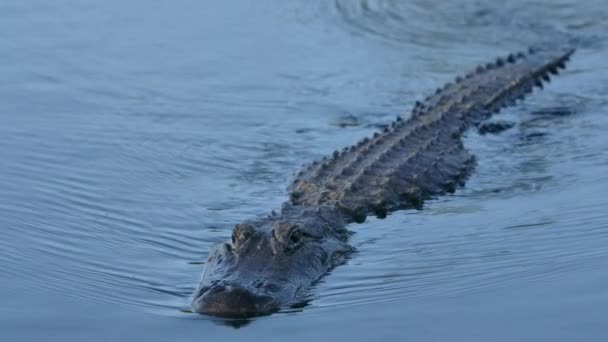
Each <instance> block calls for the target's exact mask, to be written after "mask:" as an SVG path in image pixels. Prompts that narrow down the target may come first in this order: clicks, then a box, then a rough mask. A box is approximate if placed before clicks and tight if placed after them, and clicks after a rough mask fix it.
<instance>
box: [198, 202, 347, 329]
mask: <svg viewBox="0 0 608 342" xmlns="http://www.w3.org/2000/svg"><path fill="white" fill-rule="evenodd" d="M347 237H348V231H347V230H346V228H345V222H344V219H343V217H342V214H341V213H339V212H338V211H337V210H336V209H335V208H334V207H332V206H310V207H296V206H290V205H286V206H284V208H283V210H282V212H281V214H278V215H271V216H268V217H266V218H261V219H254V220H248V221H244V222H243V223H240V224H237V225H236V226H235V227H234V229H233V232H232V241H231V242H229V243H221V244H218V245H217V246H215V247H214V248H213V249H212V251H211V253H210V255H209V258H208V260H207V263H206V267H205V273H204V275H203V278H202V281H201V283H200V285H199V288H198V289H197V291H196V292H195V293H194V299H193V301H192V308H193V309H194V311H196V312H198V313H202V314H209V315H214V316H223V317H248V316H257V315H264V314H270V313H272V312H275V311H277V310H278V309H279V308H281V307H282V306H285V305H289V304H296V303H297V301H298V300H299V299H302V296H303V294H304V293H305V292H306V290H307V289H308V288H309V287H310V285H311V284H312V283H314V282H315V281H316V280H317V279H319V278H320V277H321V276H323V275H324V274H325V273H326V272H327V271H328V270H329V269H331V268H332V267H334V266H335V265H337V264H338V263H340V262H341V261H342V260H344V258H343V257H344V256H345V255H346V254H348V253H349V252H350V251H352V247H350V246H349V245H348V244H347V243H346V240H347Z"/></svg>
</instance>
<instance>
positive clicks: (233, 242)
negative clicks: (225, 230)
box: [232, 230, 236, 246]
mask: <svg viewBox="0 0 608 342" xmlns="http://www.w3.org/2000/svg"><path fill="white" fill-rule="evenodd" d="M232 244H233V245H235V246H236V231H235V230H233V231H232Z"/></svg>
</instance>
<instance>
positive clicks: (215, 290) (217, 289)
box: [209, 285, 226, 294]
mask: <svg viewBox="0 0 608 342" xmlns="http://www.w3.org/2000/svg"><path fill="white" fill-rule="evenodd" d="M224 291H226V287H225V286H224V285H217V286H214V287H212V288H211V289H210V290H209V294H212V293H220V292H224Z"/></svg>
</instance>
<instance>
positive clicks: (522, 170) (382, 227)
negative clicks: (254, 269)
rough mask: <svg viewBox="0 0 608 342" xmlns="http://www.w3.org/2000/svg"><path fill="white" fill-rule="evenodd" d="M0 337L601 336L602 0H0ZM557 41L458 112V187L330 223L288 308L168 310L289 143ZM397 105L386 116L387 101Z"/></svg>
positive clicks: (297, 151)
mask: <svg viewBox="0 0 608 342" xmlns="http://www.w3.org/2000/svg"><path fill="white" fill-rule="evenodd" d="M0 13H1V14H0V16H1V18H2V20H0V49H1V51H2V53H0V78H1V79H2V80H3V82H2V84H0V137H2V139H0V232H1V233H2V238H0V270H1V271H2V276H1V278H0V302H2V305H1V306H0V337H1V338H2V340H6V341H21V340H35V339H45V340H58V341H81V340H88V341H94V340H99V341H105V340H109V339H115V340H126V339H127V338H128V339H136V340H151V341H181V340H183V341H193V340H223V341H224V340H225V341H236V340H251V338H252V337H257V336H260V338H264V339H266V340H285V339H289V340H298V341H311V340H319V339H322V340H352V341H359V340H361V341H366V340H371V339H380V338H394V339H398V340H406V339H408V340H413V341H429V340H456V341H488V340H491V341H513V340H517V341H539V340H551V341H572V340H585V341H604V340H605V339H606V337H608V328H607V327H606V325H605V317H608V287H607V286H606V285H607V284H608V266H607V265H608V248H606V246H607V245H608V214H606V211H605V208H606V207H607V206H608V196H606V193H608V152H606V151H608V138H606V132H607V131H608V100H606V94H607V92H608V69H607V68H606V64H605V56H606V53H607V52H608V51H607V49H606V47H605V37H604V36H605V32H607V30H608V24H606V21H605V18H606V17H607V16H608V6H607V5H606V4H605V3H604V1H599V0H598V1H586V2H584V4H577V2H575V1H572V0H559V1H514V2H509V3H508V4H505V3H502V4H500V5H498V4H495V5H494V4H490V3H488V4H482V3H480V2H478V1H461V2H458V3H454V4H452V3H450V4H446V3H445V2H439V1H431V2H429V1H408V2H405V1H382V0H375V1H374V0H368V1H364V0H358V1H347V0H335V1H330V0H314V1H292V2H289V3H286V2H284V1H276V0H263V1H245V0H242V1H230V2H211V1H202V2H201V1H183V2H177V3H176V2H168V1H167V2H154V3H152V2H148V1H142V0H136V1H130V2H127V3H125V2H119V1H103V2H77V1H68V0H57V1H52V2H48V1H27V2H26V1H10V0H9V1H4V2H2V3H1V4H0ZM553 40H555V41H561V42H570V43H572V44H576V45H577V46H578V47H579V50H578V52H577V54H576V55H575V57H574V58H573V61H572V63H571V65H570V67H569V69H568V71H567V72H566V73H564V74H563V75H562V76H560V77H559V78H558V79H556V80H555V82H553V83H552V84H551V85H550V86H548V87H547V89H546V90H545V91H544V92H537V93H535V94H534V95H533V96H531V97H530V98H529V100H528V101H526V102H525V103H524V104H522V105H519V106H517V107H514V108H511V109H508V110H506V111H504V112H503V113H502V114H501V116H500V118H501V119H505V120H511V121H515V122H517V123H518V124H517V126H516V127H514V128H513V129H511V130H509V131H507V132H505V133H503V134H500V135H496V136H487V135H486V136H480V135H478V134H477V133H475V132H471V133H470V134H469V135H468V137H467V139H466V145H467V147H468V148H469V149H470V150H471V151H472V152H473V153H475V154H476V155H477V156H478V160H479V164H478V167H477V170H476V172H475V173H474V175H473V177H472V178H471V179H470V181H469V182H468V183H467V186H466V187H465V188H464V189H461V190H460V191H458V192H457V193H456V194H455V195H453V196H446V197H442V198H439V199H437V200H433V201H430V202H428V204H427V206H426V207H425V209H424V210H422V211H403V212H398V213H395V214H394V215H391V216H390V217H389V218H387V219H385V220H377V219H370V220H369V221H368V222H366V223H364V224H361V225H354V226H350V228H351V229H352V230H353V232H354V233H355V234H354V235H353V236H352V238H351V243H352V244H353V245H354V246H355V247H356V248H357V250H358V252H357V253H356V254H354V255H353V256H352V259H351V260H350V261H349V262H348V263H347V264H346V265H344V266H341V267H338V268H336V269H335V270H334V271H333V272H332V273H331V274H330V275H329V276H328V277H326V278H325V279H324V280H323V281H322V282H321V283H320V284H318V285H317V286H316V287H315V288H314V289H313V291H312V298H311V301H310V303H309V305H308V306H307V307H305V308H304V309H303V310H285V312H281V313H278V314H276V315H272V316H270V317H263V318H259V319H255V320H253V321H250V322H248V324H246V325H243V326H241V328H240V329H233V327H232V325H227V324H226V323H230V322H226V321H222V320H217V319H211V318H208V317H203V316H199V315H195V314H188V313H186V312H184V310H186V309H188V304H189V299H190V298H189V297H190V294H191V292H192V291H193V290H194V288H195V287H196V285H197V283H198V281H199V279H200V275H201V273H202V270H203V267H204V266H203V265H201V262H202V261H203V260H204V259H205V257H206V254H207V252H208V251H209V249H210V247H211V246H212V245H213V244H214V243H216V242H219V241H223V240H225V239H227V238H228V237H229V236H230V229H231V227H232V225H233V224H234V223H237V222H239V221H241V220H243V219H246V218H250V217H252V216H255V215H262V214H266V213H267V212H268V211H270V210H271V209H274V208H277V207H279V205H280V204H281V203H282V202H283V201H284V200H285V198H286V190H285V187H286V185H287V184H288V183H289V181H290V179H291V178H292V177H293V173H294V172H295V171H297V170H298V168H299V167H300V165H301V164H303V163H305V162H309V161H312V160H313V159H316V158H319V157H321V156H323V155H324V154H327V153H330V152H331V151H333V150H334V149H336V148H341V147H343V146H347V145H349V144H352V143H353V142H355V141H356V140H357V139H360V138H362V137H364V136H367V135H370V134H371V133H372V132H373V131H374V130H375V129H377V127H378V126H381V125H384V124H386V123H388V122H390V120H392V119H394V117H395V116H396V115H403V114H405V113H407V111H408V110H409V108H411V106H412V104H413V102H414V101H415V100H419V99H421V98H423V97H424V96H425V95H427V94H428V93H430V92H432V91H433V89H434V88H435V87H437V86H440V85H442V84H443V83H444V82H446V81H448V80H451V79H452V78H453V77H455V76H456V75H458V74H462V73H464V72H467V71H469V70H470V69H472V68H473V67H474V66H475V65H476V64H477V63H483V62H487V61H489V60H491V59H493V58H495V57H496V56H499V55H504V54H506V53H508V52H511V51H517V50H520V49H522V48H525V47H527V46H529V45H533V44H535V43H537V42H539V41H542V42H547V41H553ZM405 115H407V114H405Z"/></svg>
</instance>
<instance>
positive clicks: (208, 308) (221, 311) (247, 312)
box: [192, 285, 279, 317]
mask: <svg viewBox="0 0 608 342" xmlns="http://www.w3.org/2000/svg"><path fill="white" fill-rule="evenodd" d="M202 290H203V291H201V292H200V293H199V296H198V297H197V298H195V299H194V301H193V302H192V308H193V309H194V311H196V312H198V313H201V314H207V315H213V316H220V317H250V316H258V315H267V314H270V313H272V312H275V311H277V310H278V309H279V305H278V303H276V301H275V300H274V299H273V298H272V297H270V296H267V295H259V294H255V293H252V292H251V291H249V290H247V289H245V288H242V287H239V286H233V285H215V286H213V287H209V288H207V289H202Z"/></svg>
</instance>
